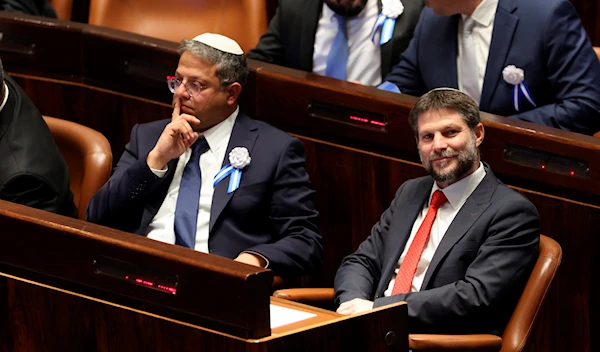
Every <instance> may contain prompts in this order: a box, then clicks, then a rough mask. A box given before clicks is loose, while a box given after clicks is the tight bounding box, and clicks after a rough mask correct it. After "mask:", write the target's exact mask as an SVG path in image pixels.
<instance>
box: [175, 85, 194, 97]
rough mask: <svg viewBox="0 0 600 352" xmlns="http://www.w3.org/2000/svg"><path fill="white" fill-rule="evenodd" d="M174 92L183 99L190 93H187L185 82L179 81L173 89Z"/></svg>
mask: <svg viewBox="0 0 600 352" xmlns="http://www.w3.org/2000/svg"><path fill="white" fill-rule="evenodd" d="M175 94H176V95H177V96H179V97H181V98H183V99H189V98H190V93H188V91H187V88H186V87H185V84H183V83H181V84H180V85H179V87H177V89H175Z"/></svg>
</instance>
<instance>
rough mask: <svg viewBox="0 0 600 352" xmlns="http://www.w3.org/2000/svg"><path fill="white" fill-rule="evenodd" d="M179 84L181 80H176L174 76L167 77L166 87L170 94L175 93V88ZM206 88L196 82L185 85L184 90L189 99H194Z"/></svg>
mask: <svg viewBox="0 0 600 352" xmlns="http://www.w3.org/2000/svg"><path fill="white" fill-rule="evenodd" d="M181 83H182V81H181V78H178V77H176V76H167V85H168V86H169V90H170V91H171V93H175V91H176V90H177V88H179V86H180V85H181ZM208 87H209V86H205V85H202V84H200V83H198V82H187V83H186V84H185V90H186V91H187V92H188V94H189V95H190V97H195V96H196V95H198V94H200V92H201V91H202V90H204V89H206V88H208Z"/></svg>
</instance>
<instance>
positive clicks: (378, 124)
mask: <svg viewBox="0 0 600 352" xmlns="http://www.w3.org/2000/svg"><path fill="white" fill-rule="evenodd" d="M371 124H372V125H377V126H382V127H385V123H383V122H379V121H373V120H371Z"/></svg>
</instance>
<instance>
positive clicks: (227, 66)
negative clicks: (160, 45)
mask: <svg viewBox="0 0 600 352" xmlns="http://www.w3.org/2000/svg"><path fill="white" fill-rule="evenodd" d="M186 51H189V52H190V53H192V55H194V56H195V57H197V58H198V59H200V60H202V61H206V62H208V63H209V64H211V65H217V72H216V75H217V77H218V78H219V81H220V82H221V87H225V86H227V85H228V84H231V83H235V82H238V83H239V84H241V85H242V87H243V86H244V85H245V84H246V79H247V78H248V63H247V62H246V55H235V54H230V53H226V52H224V51H221V50H218V49H215V48H213V47H212V46H208V45H206V44H203V43H200V42H199V41H196V40H189V39H184V40H182V41H181V44H179V55H182V54H183V53H184V52H186Z"/></svg>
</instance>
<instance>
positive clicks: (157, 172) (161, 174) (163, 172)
mask: <svg viewBox="0 0 600 352" xmlns="http://www.w3.org/2000/svg"><path fill="white" fill-rule="evenodd" d="M150 171H152V173H153V174H155V175H156V177H158V178H164V177H165V175H166V174H167V171H169V167H168V166H167V168H166V169H164V170H157V169H153V168H150Z"/></svg>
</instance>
